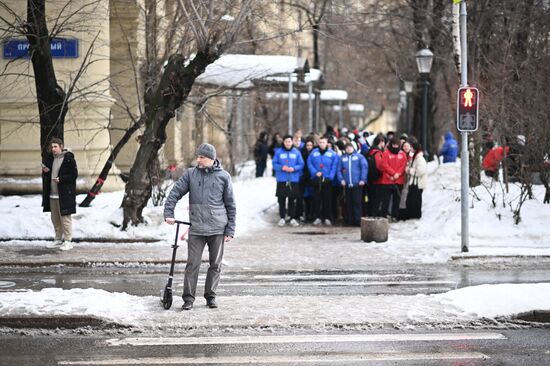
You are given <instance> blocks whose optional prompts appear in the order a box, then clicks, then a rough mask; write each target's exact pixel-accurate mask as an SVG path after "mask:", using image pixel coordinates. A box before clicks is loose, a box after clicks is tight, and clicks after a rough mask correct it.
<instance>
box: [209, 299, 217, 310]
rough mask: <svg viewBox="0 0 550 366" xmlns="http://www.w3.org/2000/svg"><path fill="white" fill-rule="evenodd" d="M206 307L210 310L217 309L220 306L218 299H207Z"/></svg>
mask: <svg viewBox="0 0 550 366" xmlns="http://www.w3.org/2000/svg"><path fill="white" fill-rule="evenodd" d="M206 306H208V307H209V308H210V309H216V308H217V307H218V305H217V304H216V298H215V297H209V298H208V299H206Z"/></svg>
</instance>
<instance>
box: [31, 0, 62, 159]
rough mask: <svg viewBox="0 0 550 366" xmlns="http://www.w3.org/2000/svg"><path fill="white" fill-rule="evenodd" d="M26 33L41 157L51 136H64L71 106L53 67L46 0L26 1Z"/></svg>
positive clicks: (44, 154)
mask: <svg viewBox="0 0 550 366" xmlns="http://www.w3.org/2000/svg"><path fill="white" fill-rule="evenodd" d="M25 26H26V29H25V33H26V36H27V39H28V41H29V44H30V47H29V53H30V56H31V62H32V67H33V71H34V82H35V85H36V98H37V100H38V111H39V114H40V116H39V117H40V147H41V151H42V158H43V159H44V157H45V156H46V154H47V153H48V143H49V141H50V139H51V138H52V137H58V138H60V139H63V137H64V136H63V129H64V124H65V115H66V114H67V110H68V106H67V104H66V100H65V92H64V91H63V89H62V88H61V87H60V86H59V85H58V83H57V78H56V76H55V70H54V67H53V61H52V55H51V48H50V34H49V31H48V26H47V24H46V5H45V0H28V1H27V23H26V24H25Z"/></svg>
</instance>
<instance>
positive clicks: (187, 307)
mask: <svg viewBox="0 0 550 366" xmlns="http://www.w3.org/2000/svg"><path fill="white" fill-rule="evenodd" d="M181 309H182V310H191V309H193V302H192V301H185V302H184V303H183V306H182V307H181Z"/></svg>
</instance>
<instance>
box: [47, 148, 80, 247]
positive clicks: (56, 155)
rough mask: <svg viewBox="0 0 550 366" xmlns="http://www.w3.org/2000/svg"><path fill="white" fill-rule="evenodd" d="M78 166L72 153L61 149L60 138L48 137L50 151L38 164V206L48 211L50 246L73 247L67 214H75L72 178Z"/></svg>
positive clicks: (71, 231) (69, 220)
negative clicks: (53, 233) (49, 217)
mask: <svg viewBox="0 0 550 366" xmlns="http://www.w3.org/2000/svg"><path fill="white" fill-rule="evenodd" d="M77 177H78V169H77V167H76V160H75V158H74V154H73V153H72V152H70V151H69V150H67V149H65V146H64V144H63V140H61V139H59V138H52V139H51V141H50V153H49V154H48V155H47V156H46V158H45V160H44V162H43V163H42V186H43V189H42V207H43V208H44V212H51V218H52V223H53V227H54V231H55V239H54V242H53V244H49V245H47V247H48V248H51V249H61V250H70V249H72V248H73V243H72V238H73V224H72V217H71V215H72V214H74V213H76V178H77Z"/></svg>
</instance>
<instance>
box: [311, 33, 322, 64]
mask: <svg viewBox="0 0 550 366" xmlns="http://www.w3.org/2000/svg"><path fill="white" fill-rule="evenodd" d="M311 28H312V30H313V31H312V32H311V33H312V35H313V68H314V69H321V62H320V61H319V60H320V58H319V30H320V28H321V27H320V25H319V23H316V24H313V25H312V26H311Z"/></svg>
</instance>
